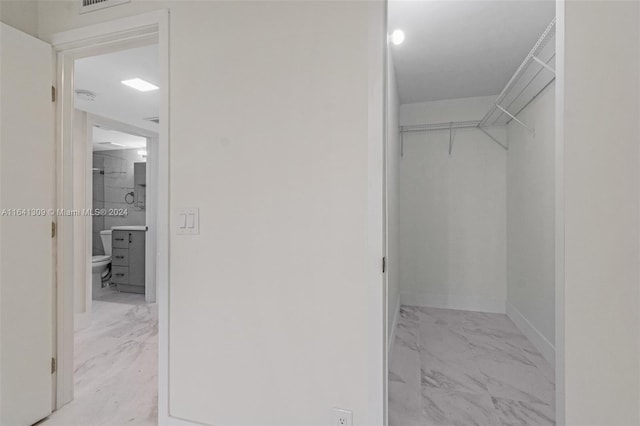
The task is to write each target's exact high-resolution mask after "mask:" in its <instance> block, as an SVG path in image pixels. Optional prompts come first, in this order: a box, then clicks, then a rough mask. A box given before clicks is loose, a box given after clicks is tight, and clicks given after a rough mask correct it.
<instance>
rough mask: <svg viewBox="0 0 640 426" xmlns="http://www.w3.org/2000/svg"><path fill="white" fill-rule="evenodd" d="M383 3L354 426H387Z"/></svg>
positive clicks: (374, 26) (375, 12)
mask: <svg viewBox="0 0 640 426" xmlns="http://www.w3.org/2000/svg"><path fill="white" fill-rule="evenodd" d="M385 7H386V4H385V3H383V2H368V3H367V8H366V11H367V12H366V13H367V15H368V16H367V25H368V28H367V57H368V58H367V59H368V63H367V65H368V70H369V73H368V76H367V77H366V78H368V81H367V86H368V102H367V114H368V128H367V134H368V138H367V139H368V141H367V167H368V178H367V217H366V220H367V236H368V241H367V247H366V249H367V257H366V259H367V262H366V266H365V268H366V272H365V279H366V283H367V286H368V287H367V288H368V291H367V293H368V294H367V296H366V297H367V300H366V301H365V302H364V303H365V304H366V306H367V310H368V313H369V314H368V316H367V318H366V324H367V331H366V333H367V341H368V343H367V348H366V356H365V358H364V359H366V360H367V361H366V362H367V375H368V380H369V383H370V384H369V386H368V395H367V400H368V404H367V405H368V407H367V412H366V413H362V414H361V415H359V416H358V417H359V418H360V420H359V421H358V422H357V423H358V424H367V425H371V426H382V425H384V424H386V419H385V410H386V406H387V392H386V387H387V374H386V364H387V347H386V339H387V334H388V333H387V326H388V324H387V321H388V319H387V308H386V306H385V304H386V303H387V302H386V289H385V278H384V274H383V273H382V268H381V261H382V257H383V256H384V255H385V253H384V251H385V248H384V163H383V162H384V119H385V117H384V66H385V64H384V50H385V49H386V46H385V41H386V34H385V32H384V28H385V14H384V9H385Z"/></svg>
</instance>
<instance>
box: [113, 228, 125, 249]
mask: <svg viewBox="0 0 640 426" xmlns="http://www.w3.org/2000/svg"><path fill="white" fill-rule="evenodd" d="M111 246H112V248H114V249H116V248H128V247H129V233H128V232H127V231H112V232H111Z"/></svg>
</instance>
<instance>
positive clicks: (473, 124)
mask: <svg viewBox="0 0 640 426" xmlns="http://www.w3.org/2000/svg"><path fill="white" fill-rule="evenodd" d="M456 129H478V130H480V131H482V133H484V134H485V135H486V136H487V137H488V138H490V139H491V140H492V141H494V142H495V143H497V144H498V145H499V146H500V147H501V148H503V149H505V150H506V149H507V146H506V145H505V144H504V143H502V142H500V141H499V140H498V139H497V138H496V137H495V136H493V135H492V134H491V133H489V132H488V131H487V130H486V128H485V127H480V121H450V122H448V123H432V124H412V125H408V126H400V133H401V134H405V133H419V132H433V131H442V130H446V131H448V132H449V155H451V151H452V149H453V131H454V130H456ZM401 145H403V140H401ZM403 153H404V146H401V154H403Z"/></svg>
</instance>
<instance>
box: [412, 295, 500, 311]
mask: <svg viewBox="0 0 640 426" xmlns="http://www.w3.org/2000/svg"><path fill="white" fill-rule="evenodd" d="M400 301H401V303H402V304H403V305H410V306H423V307H425V308H441V309H459V310H463V311H476V312H492V313H498V314H504V313H505V304H506V301H505V300H502V299H493V298H490V297H475V296H467V295H458V294H437V293H406V292H402V294H401V295H400Z"/></svg>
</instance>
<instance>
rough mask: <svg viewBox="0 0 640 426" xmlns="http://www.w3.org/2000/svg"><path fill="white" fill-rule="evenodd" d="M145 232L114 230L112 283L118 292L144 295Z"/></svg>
mask: <svg viewBox="0 0 640 426" xmlns="http://www.w3.org/2000/svg"><path fill="white" fill-rule="evenodd" d="M145 235H146V232H145V231H133V230H115V229H114V230H113V232H112V233H111V246H112V250H113V252H112V256H111V267H112V270H111V281H112V282H113V283H114V284H116V285H117V286H118V290H120V291H123V292H126V293H142V294H144V279H145V276H144V268H145V265H144V256H145V253H144V250H145V247H144V245H145V244H144V239H145Z"/></svg>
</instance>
